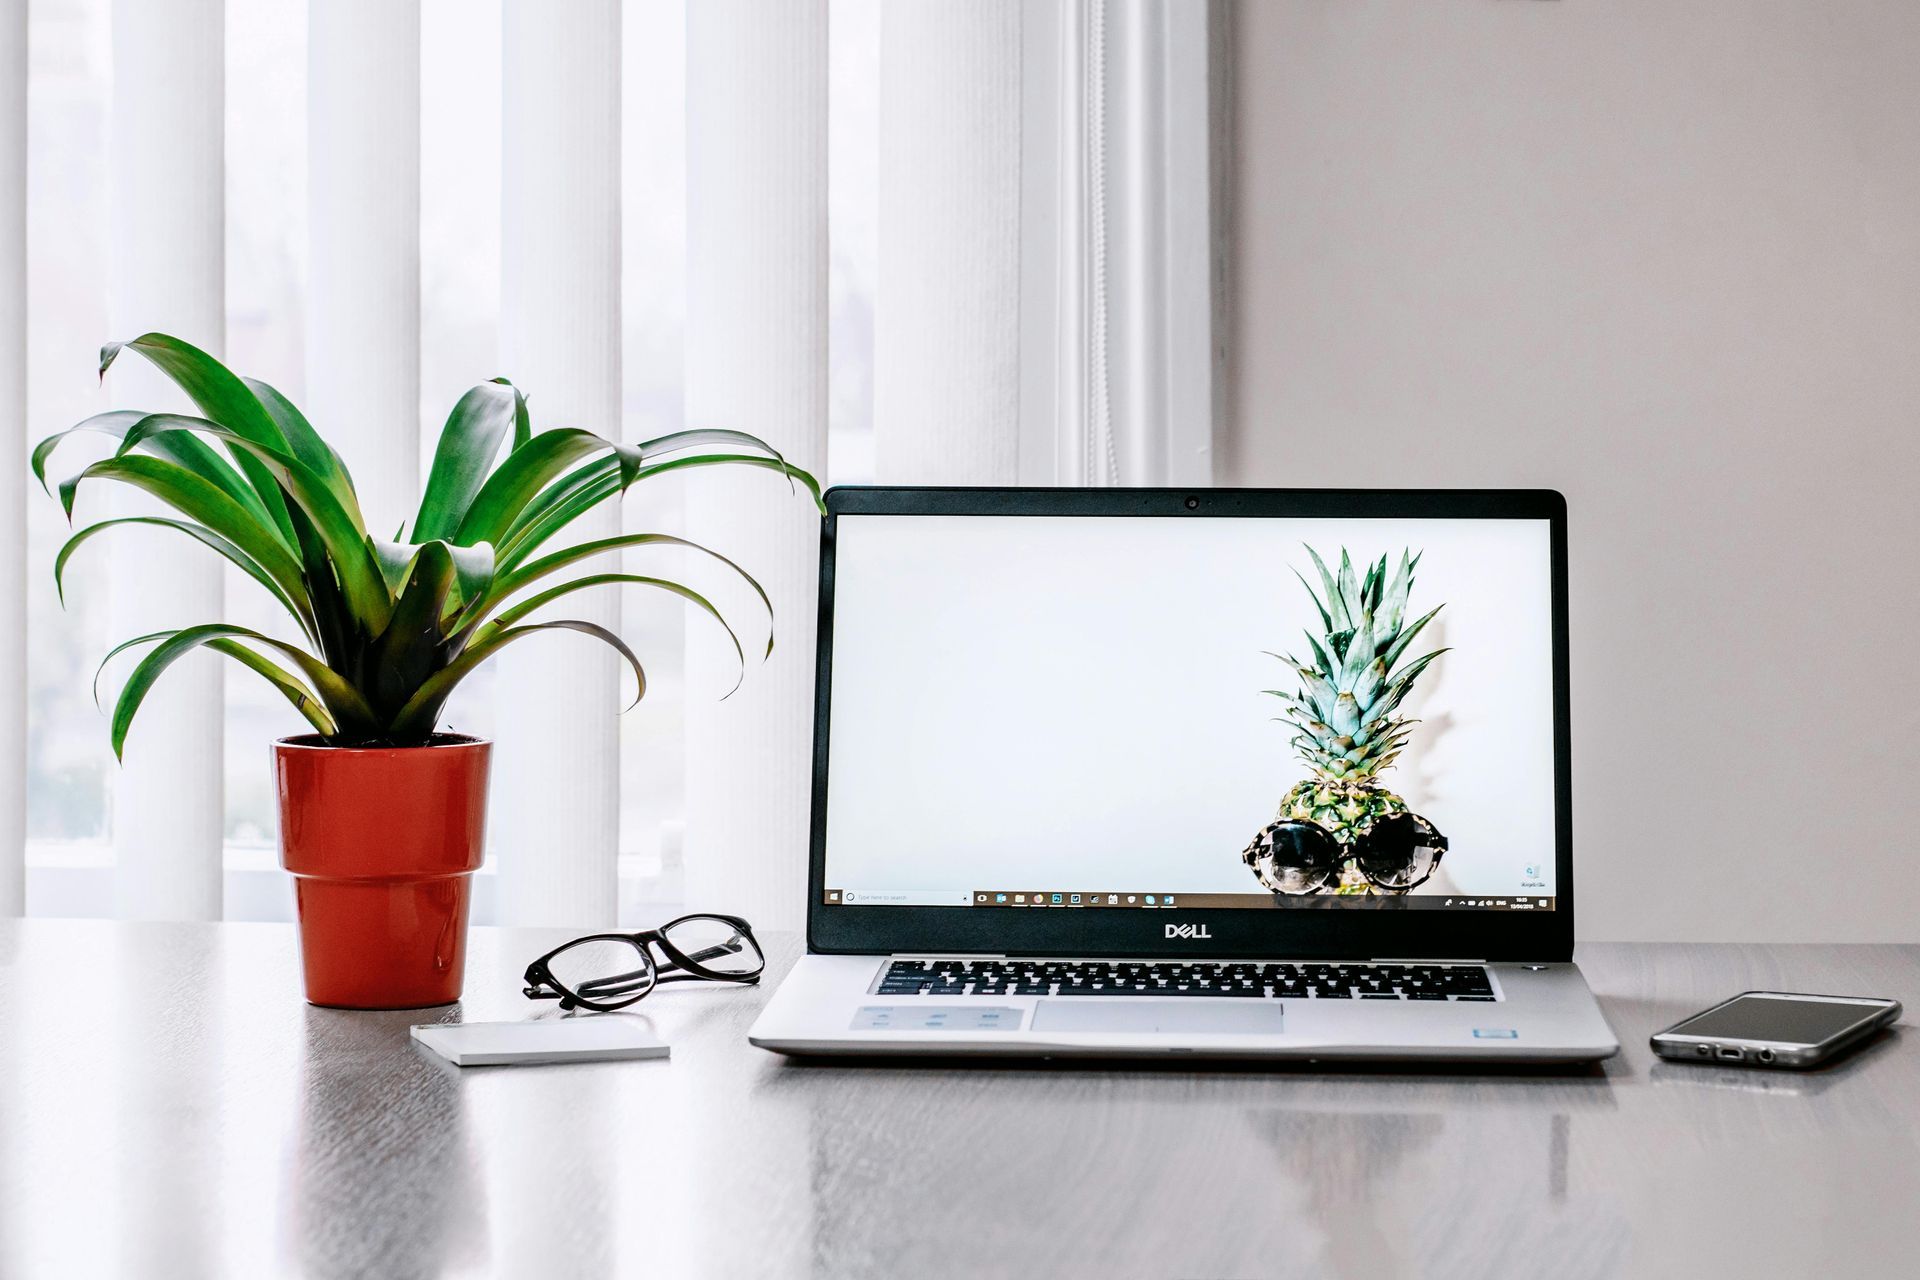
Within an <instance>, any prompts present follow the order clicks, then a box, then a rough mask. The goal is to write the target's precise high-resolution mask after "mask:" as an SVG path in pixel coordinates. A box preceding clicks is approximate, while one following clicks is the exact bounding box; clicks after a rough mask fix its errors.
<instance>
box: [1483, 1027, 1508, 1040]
mask: <svg viewBox="0 0 1920 1280" xmlns="http://www.w3.org/2000/svg"><path fill="white" fill-rule="evenodd" d="M1473 1038H1474V1039H1475V1040H1518V1039H1519V1038H1520V1033H1519V1032H1518V1031H1515V1030H1514V1029H1513V1028H1512V1027H1475V1028H1474V1029H1473Z"/></svg>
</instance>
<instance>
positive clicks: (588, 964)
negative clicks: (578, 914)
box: [547, 938, 654, 1004]
mask: <svg viewBox="0 0 1920 1280" xmlns="http://www.w3.org/2000/svg"><path fill="white" fill-rule="evenodd" d="M547 972H549V973H551V974H552V975H553V980H554V981H555V982H556V983H558V984H559V985H560V986H561V987H562V988H564V989H565V990H566V991H568V992H569V993H571V994H572V995H575V996H578V997H580V998H582V999H584V1000H590V1001H593V1002H596V1003H606V1004H615V1003H619V1002H621V1001H625V1000H637V999H639V998H640V997H641V996H643V995H645V994H646V993H647V992H648V991H651V990H652V989H653V982H654V968H653V962H652V961H651V960H650V959H649V958H648V957H647V953H646V951H645V950H644V949H643V948H641V947H640V946H638V945H636V944H635V943H633V942H632V941H630V940H628V939H626V938H582V939H581V940H580V941H578V942H576V943H574V944H573V945H572V946H569V947H566V948H564V949H562V950H560V951H556V952H554V954H553V956H552V958H551V959H549V960H548V961H547Z"/></svg>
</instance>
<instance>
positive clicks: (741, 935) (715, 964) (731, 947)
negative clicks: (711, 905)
mask: <svg viewBox="0 0 1920 1280" xmlns="http://www.w3.org/2000/svg"><path fill="white" fill-rule="evenodd" d="M661 936H662V937H664V938H665V939H666V940H667V941H668V942H670V943H672V944H673V946H674V948H675V949H676V950H677V951H679V952H680V953H681V954H682V955H684V956H686V957H687V959H689V960H691V961H693V962H694V963H695V964H697V965H699V966H700V967H701V968H702V969H705V970H707V971H708V972H710V973H721V974H726V975H728V976H729V977H745V976H747V975H748V974H754V973H758V972H760V970H762V969H764V968H765V967H766V964H767V961H766V957H764V956H762V955H761V954H760V948H759V946H758V945H757V944H756V943H755V942H754V940H753V937H752V935H751V934H749V933H747V932H746V931H745V930H743V929H740V928H739V927H737V926H736V925H734V924H733V923H732V922H731V921H728V920H722V919H721V918H720V917H719V916H689V917H687V918H686V919H685V920H676V921H674V922H673V923H672V924H670V925H668V926H667V927H666V928H665V929H663V930H662V931H661Z"/></svg>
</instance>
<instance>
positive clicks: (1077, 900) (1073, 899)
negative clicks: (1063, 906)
mask: <svg viewBox="0 0 1920 1280" xmlns="http://www.w3.org/2000/svg"><path fill="white" fill-rule="evenodd" d="M1067 901H1068V902H1071V903H1072V904H1073V905H1074V906H1076V907H1077V906H1079V905H1080V895H1079V894H1077V893H1076V894H1073V895H1072V896H1070V897H1069V898H1068V899H1067Z"/></svg>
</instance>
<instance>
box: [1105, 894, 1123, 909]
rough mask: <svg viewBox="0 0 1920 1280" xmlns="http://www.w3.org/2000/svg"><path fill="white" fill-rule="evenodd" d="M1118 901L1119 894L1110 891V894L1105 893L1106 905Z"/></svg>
mask: <svg viewBox="0 0 1920 1280" xmlns="http://www.w3.org/2000/svg"><path fill="white" fill-rule="evenodd" d="M1118 901H1120V895H1119V894H1117V893H1110V894H1108V895H1107V905H1108V906H1112V905H1113V904H1114V903H1116V902H1118Z"/></svg>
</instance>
